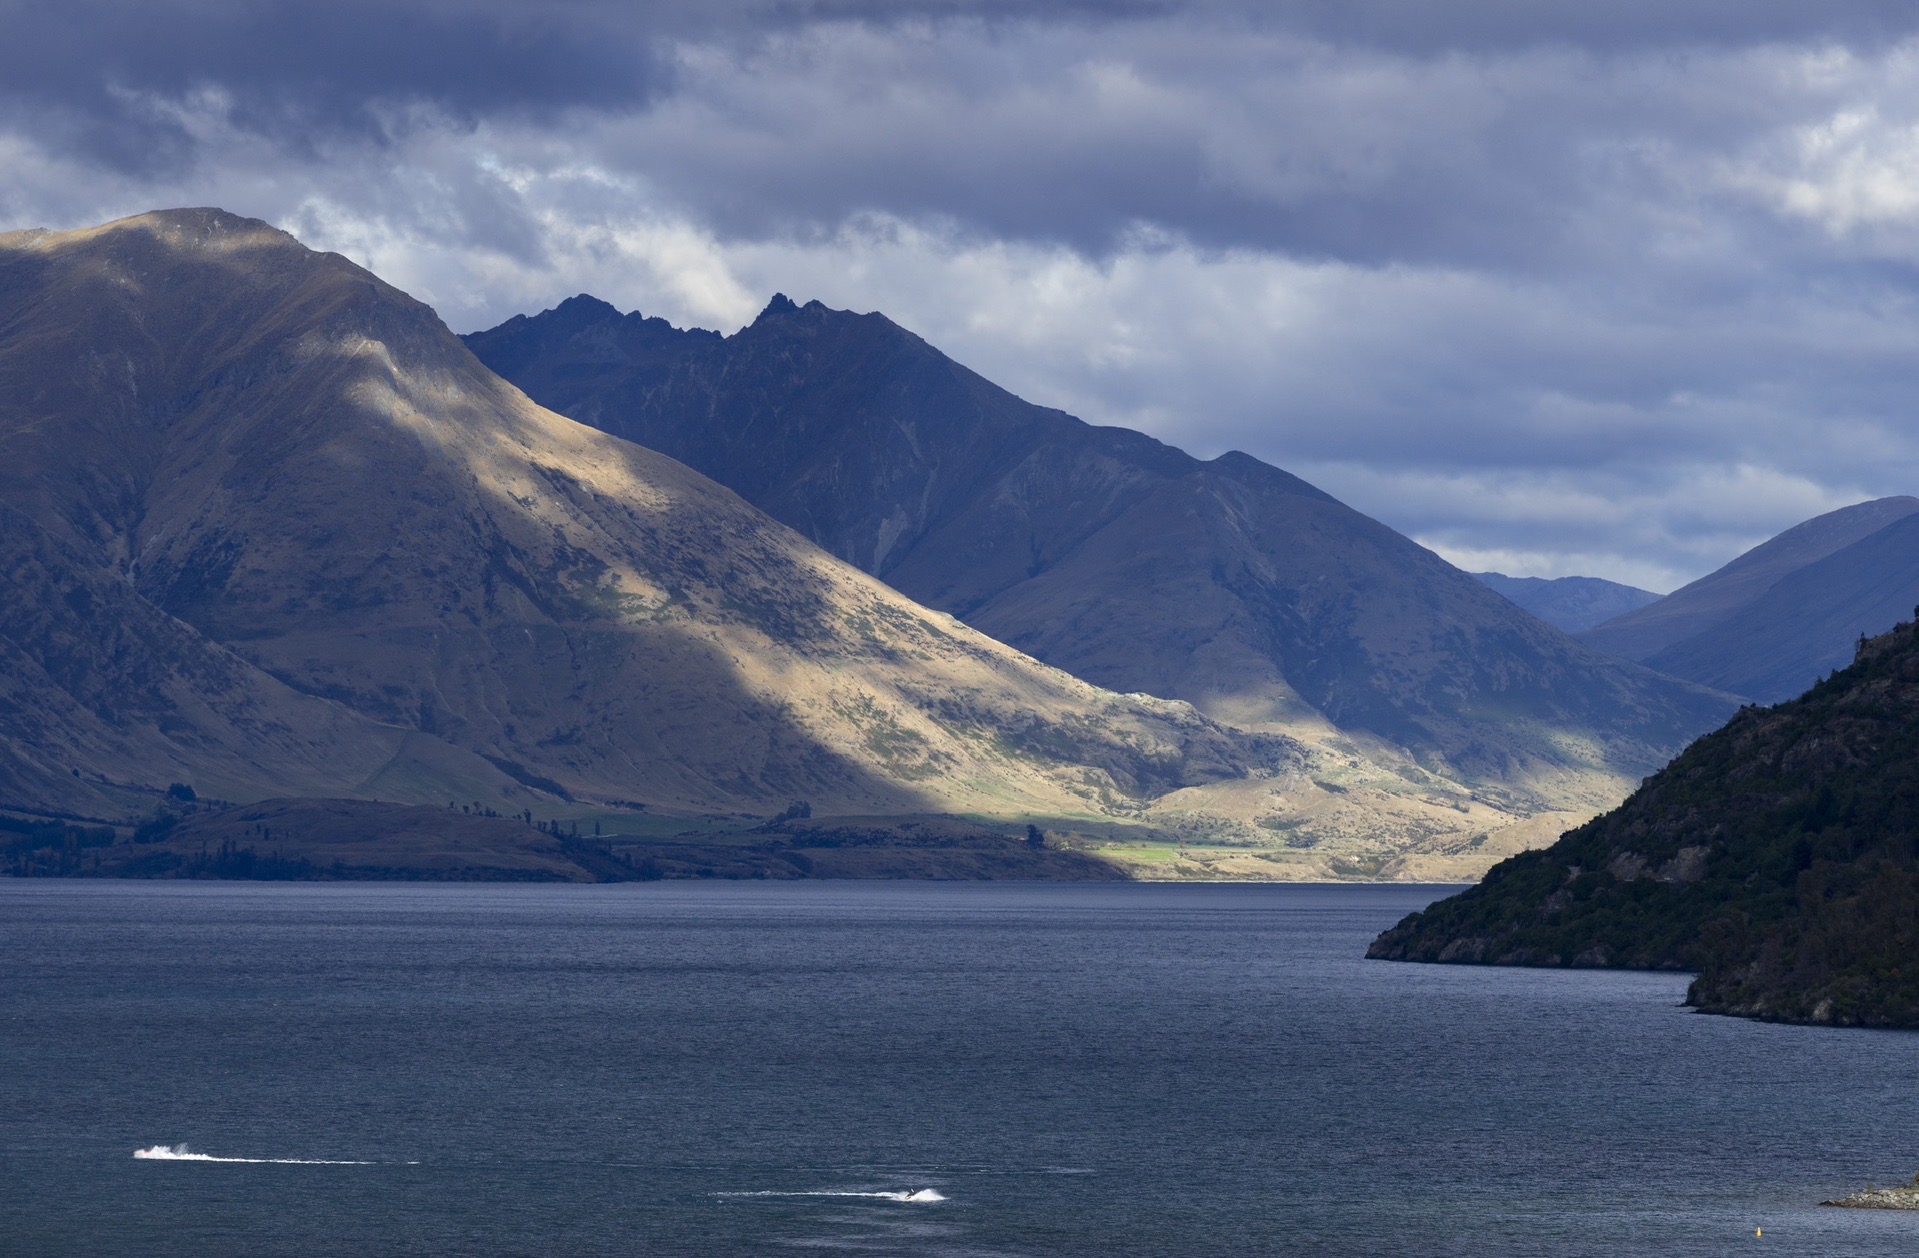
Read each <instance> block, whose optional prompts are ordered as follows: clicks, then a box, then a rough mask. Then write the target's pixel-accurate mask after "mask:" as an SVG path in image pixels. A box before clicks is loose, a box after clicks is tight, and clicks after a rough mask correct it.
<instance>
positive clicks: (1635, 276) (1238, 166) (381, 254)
mask: <svg viewBox="0 0 1919 1258" xmlns="http://www.w3.org/2000/svg"><path fill="white" fill-rule="evenodd" d="M1675 9H1678V10H1683V12H1673V10H1675ZM1442 14H1443V16H1444V19H1445V20H1444V21H1440V20H1439V18H1438V16H1436V15H1442ZM1916 17H1919V15H1915V14H1913V13H1912V12H1911V7H1910V6H1907V5H1893V4H1876V3H1853V4H1837V5H1826V6H1820V7H1819V8H1818V10H1817V11H1816V12H1815V11H1814V6H1807V5H1803V4H1798V3H1763V2H1758V0H1741V2H1739V3H1733V2H1731V0H1726V2H1725V3H1712V2H1707V3H1698V4H1691V5H1686V6H1672V5H1656V4H1651V3H1644V4H1640V3H1619V4H1612V5H1603V6H1601V5H1580V6H1572V5H1537V4H1531V3H1521V2H1520V0H1497V2H1496V0H1476V2H1471V3H1462V4H1458V5H1447V6H1434V5H1431V4H1428V3H1423V2H1416V0H1359V2H1355V3H1347V4H1342V5H1325V4H1322V3H1314V2H1309V0H1299V2H1298V3H1292V4H1286V3H1281V4H1266V5H1259V6H1243V5H1238V4H1233V3H1224V2H1222V3H1212V4H1208V3H1193V4H1176V3H1138V4H1099V3H1087V4H1081V5H1051V6H1046V7H1044V8H1036V7H1031V6H1027V5H1022V4H1014V3H1005V4H973V3H933V2H929V3H922V4H919V5H897V4H889V5H885V6H879V5H865V4H860V3H840V4H812V5H808V4H795V3H779V4H773V3H765V4H758V3H745V2H739V3H733V4H715V5H708V6H698V7H696V6H685V5H677V4H657V5H652V6H647V5H633V4H624V3H622V4H614V3H610V2H609V3H600V2H598V0H573V2H570V3H558V4H550V5H541V6H532V5H524V4H501V3H491V4H488V3H467V4H453V3H450V2H442V0H429V2H424V3H422V2H420V0H388V2H384V3H381V4H379V5H373V4H369V3H365V0H351V2H347V3H337V2H336V3H328V4H309V3H291V4H285V5H276V6H266V7H261V6H257V5H243V4H240V3H238V2H237V0H195V2H190V3H166V4H159V5H132V4H123V3H98V2H96V3H80V4H68V5H64V6H53V5H50V4H46V3H42V2H41V0H32V2H31V3H24V2H19V0H16V2H15V3H11V4H8V3H0V20H4V22H5V24H6V29H7V30H8V31H9V33H10V38H9V39H8V40H7V41H6V42H5V43H3V44H0V169H4V170H5V171H7V172H8V178H7V179H6V180H4V181H0V226H5V227H21V226H42V225H44V226H55V227H67V226H78V225H82V224H86V223H91V222H97V221H102V220H105V219H108V218H112V217H116V216H118V215H121V214H126V213H133V212H137V211H139V210H142V209H149V208H154V207H157V206H161V205H175V204H220V205H223V206H225V207H227V208H229V209H233V210H236V211H239V212H242V213H249V214H255V215H258V216H260V217H263V218H267V219H270V220H272V221H275V222H277V223H279V224H281V225H283V226H285V227H287V228H289V229H290V230H293V231H294V232H296V233H297V234H299V235H300V236H301V237H302V238H303V239H305V240H307V241H308V242H309V243H310V244H313V245H316V246H318V247H322V248H331V249H337V250H339V251H341V252H343V253H346V254H347V255H348V256H350V257H353V258H355V259H356V260H359V261H362V262H364V263H366V264H367V265H369V266H371V267H372V268H373V269H375V270H377V271H378V272H380V273H381V274H382V275H384V276H385V277H387V278H388V279H390V280H392V281H394V282H395V283H398V284H399V285H401V286H402V287H405V288H407V289H409V291H412V292H414V293H415V294H416V295H418V296H420V297H422V298H423V299H424V300H427V301H430V302H432V303H433V304H434V305H435V306H436V307H437V308H438V309H439V310H440V311H441V312H442V314H443V315H445V316H446V318H447V319H448V321H449V322H450V323H452V324H453V325H454V326H455V327H456V328H460V329H462V330H464V329H468V328H473V327H480V326H487V325H489V324H491V323H494V322H497V321H499V320H500V319H503V318H505V317H507V316H509V315H511V314H513V313H517V312H520V311H523V310H534V309H540V308H543V307H546V306H550V305H552V304H554V303H555V302H557V301H558V300H559V299H561V298H563V297H565V296H568V295H571V294H572V293H574V292H578V291H590V292H593V293H596V294H597V295H599V296H602V297H605V298H607V299H608V300H611V301H613V302H615V303H616V304H619V305H622V306H623V307H626V308H640V309H644V310H645V311H647V312H648V313H650V314H662V315H665V316H666V317H668V318H670V319H673V320H674V321H676V322H680V323H698V324H702V325H705V326H717V327H720V328H722V329H723V330H731V329H732V328H734V327H737V326H738V325H739V324H740V323H742V322H744V321H745V320H747V319H749V318H751V317H752V315H753V314H754V313H755V312H756V311H757V310H758V309H759V307H760V306H761V305H763V304H764V302H765V299H766V297H767V296H768V295H769V294H770V293H771V292H772V291H774V290H776V289H778V290H783V291H786V292H788V293H790V294H791V295H793V296H795V297H798V298H800V299H802V300H804V299H807V298H814V297H817V298H819V299H821V300H823V301H826V302H827V303H828V304H831V305H837V306H846V307H851V308H855V309H862V310H866V309H880V310H883V311H885V312H886V313H888V314H889V315H891V316H892V317H894V318H895V319H896V320H897V321H899V322H900V323H902V324H905V325H906V326H908V327H910V328H912V329H913V330H915V331H917V332H919V333H921V334H922V335H924V336H926V337H927V339H929V340H931V341H933V342H934V343H935V344H937V345H939V346H941V347H942V348H944V349H946V350H947V351H948V352H950V353H952V354H953V355H954V356H955V357H957V358H959V359H960V360H961V361H963V362H966V363H967V364H968V365H970V366H973V367H975V368H976V369H978V370H980V371H982V372H983V373H985V374H986V375H988V376H989V377H992V378H994V379H996V380H998V381H1000V382H1001V383H1003V384H1006V385H1007V386H1008V387H1010V388H1013V389H1014V390H1015V391H1017V392H1020V393H1022V394H1023V395H1025V396H1027V397H1030V398H1032V399H1033V400H1035V401H1040V402H1044V403H1047V404H1051V405H1056V406H1061V407H1063V408H1065V409H1067V410H1071V411H1073V412H1075V413H1077V414H1080V415H1083V416H1084V417H1086V418H1088V419H1090V420H1094V421H1096V422H1109V423H1123V424H1127V425H1130V426H1135V427H1140V428H1144V429H1146V430H1148V431H1151V432H1153V433H1155V434H1156V435H1159V436H1161V437H1163V438H1165V439H1167V440H1170V441H1173V442H1176V443H1178V444H1181V445H1184V446H1186V447H1188V448H1190V449H1192V450H1194V451H1195V452H1196V453H1200V454H1214V453H1218V452H1221V451H1223V450H1226V449H1229V448H1240V449H1245V450H1248V451H1250V452H1252V453H1254V454H1257V455H1259V456H1261V457H1263V458H1266V459H1268V460H1270V461H1273V462H1275V463H1278V464H1280V465H1282V466H1285V467H1287V468H1289V469H1291V470H1293V471H1296V472H1299V473H1300V474H1302V475H1305V476H1307V477H1308V478H1310V479H1313V480H1315V481H1316V482H1318V483H1320V484H1322V485H1324V486H1325V487H1326V488H1327V489H1329V490H1331V491H1332V492H1334V493H1336V494H1339V495H1340V496H1342V497H1344V498H1346V499H1347V500H1348V501H1350V502H1352V503H1353V504H1354V505H1355V506H1358V507H1359V508H1361V509H1362V510H1365V511H1367V512H1369V513H1371V514H1374V515H1376V516H1378V517H1379V518H1381V519H1383V520H1385V521H1387V522H1388V523H1390V524H1393V525H1394V526H1396V527H1398V528H1400V529H1402V530H1404V531H1406V532H1408V533H1410V534H1412V535H1413V536H1415V537H1418V538H1420V539H1421V540H1423V541H1425V542H1427V544H1429V545H1432V546H1434V547H1435V548H1436V549H1439V550H1440V551H1441V552H1442V553H1444V554H1446V555H1448V556H1449V557H1451V558H1454V559H1455V560H1456V561H1458V562H1461V563H1464V564H1466V565H1468V566H1492V567H1499V568H1502V569H1503V570H1505V571H1508V572H1513V573H1515V574H1521V575H1556V574H1561V573H1570V572H1584V573H1589V574H1593V575H1602V576H1610V577H1614V578H1616V579H1621V580H1629V581H1634V582H1636V583H1640V584H1645V585H1648V586H1650V587H1652V588H1657V589H1664V588H1668V587H1670V586H1671V585H1673V584H1676V583H1678V582H1680V581H1683V580H1686V579H1689V578H1691V577H1693V576H1696V575H1698V574H1699V573H1701V572H1703V571H1705V570H1706V569H1708V568H1711V567H1713V566H1716V565H1717V564H1718V563H1720V562H1723V561H1724V560H1725V559H1726V558H1729V557H1730V556H1731V555H1732V554H1734V553H1736V552H1737V551H1738V550H1739V549H1742V548H1743V547H1744V546H1746V545H1750V544H1751V543H1753V542H1755V541H1757V540H1759V539H1761V538H1763V537H1764V536H1766V535H1768V534H1770V533H1771V532H1774V531H1776V530H1777V529H1779V528H1781V527H1784V526H1786V525H1789V524H1791V523H1794V522H1796V521H1797V520H1799V519H1802V518H1804V517H1805V516H1807V515H1810V514H1814V513H1817V512H1818V511H1821V510H1826V509H1830V508H1832V507H1835V506H1839V505H1842V504H1844V503H1846V502H1849V501H1856V500H1858V499H1860V498H1864V497H1869V496H1876V495H1879V494H1885V493H1901V492H1914V491H1919V424H1915V421H1914V419H1913V418H1912V411H1913V399H1914V398H1915V397H1919V389H1915V385H1919V354H1916V353H1915V351H1916V350H1919V303H1915V293H1916V286H1915V276H1916V275H1919V272H1916V271H1915V266H1914V263H1915V261H1919V29H1916V27H1919V22H1916V21H1915V18H1916ZM13 36H18V37H13Z"/></svg>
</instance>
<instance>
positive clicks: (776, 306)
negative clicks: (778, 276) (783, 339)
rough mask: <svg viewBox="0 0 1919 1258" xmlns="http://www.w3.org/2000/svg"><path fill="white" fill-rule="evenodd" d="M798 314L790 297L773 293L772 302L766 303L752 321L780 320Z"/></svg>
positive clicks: (797, 308) (798, 309)
mask: <svg viewBox="0 0 1919 1258" xmlns="http://www.w3.org/2000/svg"><path fill="white" fill-rule="evenodd" d="M814 304H818V303H814ZM799 312H800V308H799V307H798V306H796V305H794V304H793V299H792V298H791V297H788V296H787V295H786V294H785V293H774V294H773V300H771V301H769V302H767V303H766V309H764V310H762V311H760V315H759V318H758V319H755V320H753V322H755V323H758V322H760V321H761V320H764V319H773V318H780V317H783V316H785V315H791V314H798V313H799Z"/></svg>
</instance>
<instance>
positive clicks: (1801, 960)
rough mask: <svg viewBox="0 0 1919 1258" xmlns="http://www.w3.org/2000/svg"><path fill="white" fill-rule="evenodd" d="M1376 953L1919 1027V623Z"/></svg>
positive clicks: (1707, 1005)
mask: <svg viewBox="0 0 1919 1258" xmlns="http://www.w3.org/2000/svg"><path fill="white" fill-rule="evenodd" d="M1369 955H1372V956H1376V957H1386V958H1390V959H1398V960H1420V961H1442V960H1443V961H1465V962H1479V963H1486V964H1511V965H1603V966H1624V967H1632V968H1647V969H1683V970H1694V971H1697V973H1698V978H1697V979H1696V980H1695V981H1694V982H1693V984H1692V987H1691V989H1690V991H1689V992H1688V994H1687V1000H1688V1002H1689V1003H1691V1004H1693V1005H1696V1006H1698V1007H1699V1008H1702V1009H1707V1010H1711V1011H1715V1012H1724V1013H1735V1014H1742V1015H1746V1016H1750V1017H1758V1018H1765V1019H1771V1020H1779V1021H1793V1022H1821V1023H1836V1024H1842V1025H1860V1026H1888V1027H1919V631H1916V630H1915V627H1914V626H1913V625H1912V624H1906V625H1901V626H1899V627H1898V628H1896V629H1894V630H1892V631H1891V632H1889V633H1887V634H1884V635H1882V636H1881V637H1879V638H1875V639H1872V640H1870V641H1869V642H1867V643H1865V644H1864V645H1862V646H1861V648H1860V650H1859V653H1858V658H1857V659H1856V660H1855V662H1854V663H1853V664H1852V666H1851V667H1849V668H1847V669H1845V670H1844V671H1842V672H1839V673H1835V674H1833V675H1832V676H1831V677H1828V678H1827V679H1825V680H1824V681H1821V682H1820V683H1818V684H1817V685H1815V686H1814V687H1813V688H1812V689H1811V690H1809V691H1808V692H1807V693H1806V694H1805V695H1803V696H1801V697H1800V698H1798V699H1795V700H1793V701H1791V702H1789V703H1784V704H1780V705H1779V706H1777V707H1774V708H1768V709H1761V708H1755V707H1748V708H1744V709H1742V710H1741V711H1740V712H1739V713H1738V714H1737V715H1735V716H1734V717H1733V719H1732V720H1731V721H1730V722H1729V723H1728V724H1727V725H1726V726H1725V727H1724V728H1723V729H1720V730H1718V731H1717V732H1715V733H1712V734H1709V735H1707V736H1706V737H1704V738H1701V739H1700V740H1699V741H1698V742H1696V743H1694V744H1693V745H1692V746H1691V747H1689V748H1688V749H1687V750H1686V751H1685V752H1683V753H1682V754H1681V755H1680V756H1679V757H1678V758H1677V759H1676V760H1674V761H1673V763H1672V764H1670V765H1668V766H1667V767H1666V768H1665V769H1664V770H1662V771H1661V772H1660V773H1658V774H1656V775H1655V776H1654V777H1652V778H1650V779H1648V780H1647V782H1646V783H1645V784H1644V785H1643V786H1642V787H1641V788H1640V789H1639V791H1638V792H1636V793H1635V794H1634V795H1633V796H1632V798H1630V799H1628V800H1627V801H1626V802H1625V803H1624V804H1622V805H1621V806H1620V807H1619V808H1618V809H1616V810H1614V811H1613V812H1611V813H1608V814H1607V815H1605V816H1603V817H1599V818H1597V819H1595V820H1593V821H1591V822H1589V823H1587V824H1586V825H1584V826H1581V827H1579V828H1578V829H1575V830H1572V831H1570V832H1568V833H1567V834H1566V835H1565V836H1564V837H1563V838H1561V839H1560V841H1559V842H1558V843H1556V844H1554V845H1553V846H1552V847H1550V848H1547V849H1545V850H1543V851H1537V852H1528V853H1524V854H1522V855H1519V856H1515V857H1513V858H1512V859H1510V860H1507V861H1505V862H1503V863H1501V864H1500V865H1497V866H1495V867H1494V868H1493V870H1492V871H1491V872H1490V873H1488V874H1487V876H1486V878H1485V880H1484V881H1483V882H1481V883H1480V884H1479V885H1478V886H1477V887H1474V888H1472V889H1471V890H1469V891H1467V892H1464V893H1463V894H1461V895H1458V896H1455V897H1453V898H1452V899H1449V900H1445V901H1442V902H1440V903H1439V904H1436V905H1434V906H1432V907H1431V908H1430V909H1428V910H1426V911H1425V912H1424V913H1419V914H1414V915H1412V916H1410V917H1408V918H1407V919H1406V920H1405V921H1403V922H1401V923H1400V924H1399V925H1398V926H1396V927H1394V928H1393V929H1392V930H1390V931H1387V932H1386V933H1385V934H1383V935H1381V936H1380V938H1379V939H1378V940H1377V941H1375V943H1374V945H1373V947H1372V949H1371V952H1370V953H1369Z"/></svg>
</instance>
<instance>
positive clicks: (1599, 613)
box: [1473, 572, 1659, 634]
mask: <svg viewBox="0 0 1919 1258" xmlns="http://www.w3.org/2000/svg"><path fill="white" fill-rule="evenodd" d="M1473 575H1474V576H1475V577H1478V578H1479V580H1480V581H1481V582H1482V583H1483V584H1485V586H1486V587H1487V588H1488V589H1491V590H1495V591H1497V592H1498V593H1499V594H1501V595H1503V596H1504V597H1505V598H1506V599H1507V600H1508V601H1509V602H1511V603H1512V604H1513V605H1514V606H1515V607H1519V608H1521V609H1523V610H1525V611H1527V612H1529V613H1531V614H1532V615H1534V616H1537V617H1539V619H1541V620H1543V621H1545V622H1546V623H1547V624H1549V625H1551V626H1552V627H1553V628H1555V629H1560V630H1563V631H1565V632H1566V633H1572V634H1578V633H1584V632H1585V631H1586V630H1588V629H1593V628H1596V627H1598V626H1599V625H1602V624H1605V623H1606V622H1607V621H1609V620H1612V619H1614V618H1615V617H1618V616H1623V615H1625V614H1626V613H1627V612H1632V611H1638V610H1639V609H1640V608H1642V607H1644V606H1646V605H1647V604H1648V603H1656V602H1658V601H1659V595H1657V594H1654V593H1653V592H1652V591H1651V590H1642V589H1639V588H1638V587H1637V586H1631V585H1621V584H1620V583H1619V582H1617V581H1606V580H1603V579H1601V578H1599V577H1509V576H1506V575H1504V574H1502V573H1498V572H1475V573H1473Z"/></svg>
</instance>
